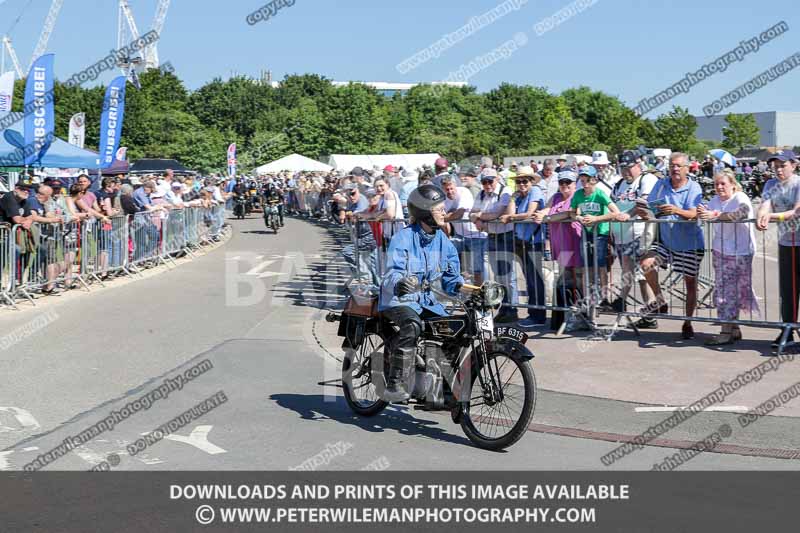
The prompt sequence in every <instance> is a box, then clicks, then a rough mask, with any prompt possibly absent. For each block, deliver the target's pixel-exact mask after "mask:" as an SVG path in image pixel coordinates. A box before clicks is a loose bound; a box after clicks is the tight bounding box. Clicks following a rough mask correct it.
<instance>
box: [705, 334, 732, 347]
mask: <svg viewBox="0 0 800 533" xmlns="http://www.w3.org/2000/svg"><path fill="white" fill-rule="evenodd" d="M735 341H736V337H735V335H734V334H733V333H720V334H719V335H714V336H713V337H711V338H710V339H708V340H707V341H706V342H705V343H704V344H705V345H706V346H724V345H726V344H733V343H734V342H735Z"/></svg>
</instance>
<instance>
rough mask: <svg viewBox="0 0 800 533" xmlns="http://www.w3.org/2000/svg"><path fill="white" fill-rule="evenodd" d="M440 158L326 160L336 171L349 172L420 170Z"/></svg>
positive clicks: (344, 157)
mask: <svg viewBox="0 0 800 533" xmlns="http://www.w3.org/2000/svg"><path fill="white" fill-rule="evenodd" d="M440 157H441V156H440V155H439V154H388V155H349V154H334V155H332V156H331V157H330V159H329V160H328V164H330V165H331V166H333V167H334V168H335V169H336V170H344V171H346V172H349V171H351V170H353V168H354V167H361V168H363V169H365V170H370V169H371V168H372V167H373V166H377V167H378V168H380V169H383V168H384V167H385V166H386V165H392V166H394V167H395V168H397V167H403V168H407V169H411V170H413V169H415V168H420V167H422V165H430V166H431V167H432V166H433V163H434V161H436V160H437V159H438V158H440Z"/></svg>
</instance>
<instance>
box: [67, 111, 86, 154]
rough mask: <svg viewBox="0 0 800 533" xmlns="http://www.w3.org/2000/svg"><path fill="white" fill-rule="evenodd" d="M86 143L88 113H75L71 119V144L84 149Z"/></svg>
mask: <svg viewBox="0 0 800 533" xmlns="http://www.w3.org/2000/svg"><path fill="white" fill-rule="evenodd" d="M85 141H86V113H75V114H74V115H72V118H71V119H69V143H70V144H73V145H75V146H77V147H78V148H83V144H84V142H85Z"/></svg>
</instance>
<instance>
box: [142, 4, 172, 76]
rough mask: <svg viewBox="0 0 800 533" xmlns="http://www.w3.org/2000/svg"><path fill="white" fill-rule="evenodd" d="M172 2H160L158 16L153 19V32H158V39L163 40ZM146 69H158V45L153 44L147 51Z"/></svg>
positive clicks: (157, 10) (157, 9)
mask: <svg viewBox="0 0 800 533" xmlns="http://www.w3.org/2000/svg"><path fill="white" fill-rule="evenodd" d="M169 2H170V0H158V6H156V16H155V18H154V19H153V31H154V32H156V35H158V38H159V39H160V38H161V32H162V30H163V29H164V21H166V20H167V10H168V9H169ZM144 57H145V68H148V69H150V68H158V67H159V65H160V63H159V61H158V47H157V43H153V44H151V45H150V46H148V47H147V50H145V54H144Z"/></svg>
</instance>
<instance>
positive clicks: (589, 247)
mask: <svg viewBox="0 0 800 533" xmlns="http://www.w3.org/2000/svg"><path fill="white" fill-rule="evenodd" d="M595 249H596V250H597V267H598V268H600V267H603V268H604V267H607V266H608V235H595V236H590V235H588V236H586V247H585V248H584V247H583V246H581V258H582V259H583V266H584V267H586V268H594V267H595V263H594V262H595Z"/></svg>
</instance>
